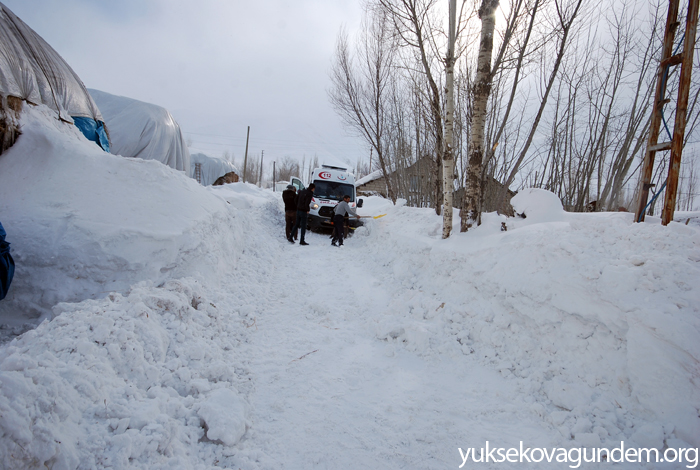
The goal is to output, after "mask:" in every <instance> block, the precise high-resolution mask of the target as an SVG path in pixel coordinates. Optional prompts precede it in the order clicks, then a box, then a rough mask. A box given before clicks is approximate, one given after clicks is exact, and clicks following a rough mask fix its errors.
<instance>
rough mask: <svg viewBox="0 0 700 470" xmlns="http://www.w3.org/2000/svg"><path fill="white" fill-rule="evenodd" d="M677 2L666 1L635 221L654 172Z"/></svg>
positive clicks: (640, 219) (638, 219) (641, 211)
mask: <svg viewBox="0 0 700 470" xmlns="http://www.w3.org/2000/svg"><path fill="white" fill-rule="evenodd" d="M691 1H693V0H691ZM678 2H679V0H669V2H668V3H669V5H668V16H667V17H666V32H665V33H664V46H663V52H662V54H661V62H659V70H658V71H657V73H656V75H657V76H656V94H655V95H654V107H653V110H652V115H651V123H650V125H649V129H650V131H649V142H648V144H647V152H646V154H645V156H644V164H643V166H642V174H641V177H640V179H639V200H638V202H637V211H636V212H635V216H634V221H635V222H643V221H644V208H645V207H646V205H647V199H649V189H651V187H652V185H651V177H652V174H653V172H654V158H655V157H656V150H654V146H655V145H656V144H657V141H658V139H659V132H660V131H661V114H662V112H663V106H664V104H665V103H664V101H665V100H664V96H665V95H666V80H665V79H664V73H665V71H666V66H665V65H664V64H665V61H666V60H667V59H668V58H669V57H671V54H672V53H673V40H674V37H675V34H676V28H677V27H678V21H677V19H678Z"/></svg>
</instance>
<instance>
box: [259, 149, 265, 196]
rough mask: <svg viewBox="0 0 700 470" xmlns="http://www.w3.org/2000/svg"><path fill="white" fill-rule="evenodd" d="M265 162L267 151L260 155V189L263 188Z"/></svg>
mask: <svg viewBox="0 0 700 470" xmlns="http://www.w3.org/2000/svg"><path fill="white" fill-rule="evenodd" d="M263 161H265V151H264V150H263V151H262V154H261V155H260V177H259V178H258V187H259V188H262V167H263Z"/></svg>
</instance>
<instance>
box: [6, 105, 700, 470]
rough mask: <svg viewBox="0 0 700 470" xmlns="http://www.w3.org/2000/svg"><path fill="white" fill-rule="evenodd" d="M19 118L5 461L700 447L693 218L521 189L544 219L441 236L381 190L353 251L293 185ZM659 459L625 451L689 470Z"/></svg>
mask: <svg viewBox="0 0 700 470" xmlns="http://www.w3.org/2000/svg"><path fill="white" fill-rule="evenodd" d="M22 123H23V127H22V132H23V133H22V136H21V137H20V139H19V140H18V141H17V143H16V144H15V146H13V147H12V148H11V149H10V150H9V151H7V152H6V153H4V154H3V155H2V156H0V217H2V223H3V225H4V226H5V228H6V230H7V233H8V237H7V239H8V241H9V242H10V243H12V248H13V252H12V253H13V256H14V257H15V260H16V262H17V271H16V278H15V281H14V282H13V285H12V288H11V290H10V295H9V296H8V298H7V299H6V300H4V301H2V302H0V314H1V315H2V316H1V317H0V318H1V322H2V323H5V324H6V325H7V326H6V327H5V328H4V330H2V331H3V332H4V335H5V337H6V338H9V337H13V339H11V340H9V339H8V340H7V341H6V342H5V343H4V344H2V345H0V459H1V461H0V467H1V468H47V467H48V468H53V469H78V468H80V469H83V468H85V469H87V468H143V469H165V468H168V469H173V468H174V469H207V468H213V467H218V468H232V469H238V468H245V469H271V468H396V469H398V468H415V469H418V468H421V469H424V468H435V469H437V468H457V467H459V465H460V464H461V463H462V459H461V457H460V453H459V452H458V448H462V449H464V448H466V447H483V446H484V443H485V442H486V441H490V442H491V444H492V445H498V446H500V447H517V446H518V443H519V442H520V441H525V443H526V445H529V446H536V447H554V446H558V447H563V448H569V447H573V446H588V447H595V446H603V447H608V448H610V447H613V446H615V447H617V446H619V443H620V441H624V442H625V444H626V446H627V447H631V446H639V447H650V448H651V447H653V448H659V449H664V448H666V447H673V448H679V447H680V448H682V447H686V448H687V447H690V446H692V447H698V445H700V418H698V412H697V410H698V409H700V388H699V387H698V386H697V383H698V378H699V376H700V367H699V360H700V343H698V341H697V338H698V333H699V332H700V331H699V330H700V312H699V308H700V295H699V294H698V289H697V285H698V280H700V228H698V227H697V226H693V225H684V222H683V223H672V224H671V225H669V226H668V227H662V226H661V225H660V224H659V223H658V218H653V217H647V222H646V223H643V224H634V223H632V218H633V216H632V214H628V213H594V214H571V213H566V212H564V211H563V210H562V209H561V203H560V202H559V201H558V200H557V199H556V197H554V196H553V195H552V194H551V193H548V192H546V191H542V190H525V191H521V192H520V193H519V194H518V195H517V196H516V198H514V200H513V206H514V208H515V210H516V211H517V212H518V213H520V214H522V213H524V214H525V215H526V218H520V217H514V218H506V217H505V216H500V215H497V214H495V213H494V214H484V217H483V224H482V225H481V226H480V227H478V228H476V229H474V230H470V231H469V232H467V233H458V232H454V233H453V235H452V236H451V237H450V239H448V240H442V239H441V232H442V220H441V218H440V217H438V216H436V215H435V212H434V211H433V210H431V209H418V208H411V207H407V206H406V205H405V201H403V200H399V201H397V203H396V205H393V204H392V203H391V202H390V201H387V200H385V199H382V198H379V197H373V196H372V197H367V198H365V204H364V206H363V208H361V209H359V212H360V214H362V215H380V214H386V216H384V217H382V218H378V219H376V220H375V219H366V220H367V224H366V225H365V226H364V227H361V228H358V229H357V230H356V231H355V233H354V235H353V236H352V237H351V238H350V239H349V240H348V241H347V242H346V244H345V246H343V247H342V248H333V247H331V246H330V241H329V239H328V237H327V235H326V234H315V233H308V232H307V241H308V242H309V243H310V245H309V246H306V247H301V246H299V245H298V244H294V245H292V244H289V243H288V242H287V241H286V240H285V239H284V235H283V233H284V227H283V221H284V216H283V204H282V201H281V195H280V193H275V192H272V191H271V190H263V189H260V188H257V187H255V186H253V185H250V184H244V183H235V184H227V185H224V186H218V187H203V186H201V185H199V184H197V183H196V182H195V181H194V180H192V179H190V178H187V177H186V176H185V175H184V174H182V173H181V172H178V171H175V170H173V169H171V168H168V167H166V166H164V165H162V164H160V163H157V162H155V161H143V160H136V159H124V158H121V157H116V156H111V155H109V154H106V153H104V152H102V151H101V150H100V149H99V148H98V147H97V146H96V145H95V144H93V143H91V142H88V141H86V140H85V139H84V137H82V135H81V134H79V133H78V132H77V131H76V130H75V129H74V128H73V127H72V126H69V125H66V124H64V123H60V122H59V121H57V120H55V118H54V116H53V112H52V111H50V110H49V109H48V108H46V107H26V109H25V111H24V112H23V115H22ZM503 222H505V224H506V226H507V227H508V231H505V232H503V231H501V225H502V223H503ZM458 224H459V218H458V214H456V217H455V228H458ZM41 321H43V322H41ZM39 322H41V323H40V324H39ZM37 324H38V326H36V325H37ZM34 326H36V327H35V328H34ZM29 327H32V328H31V329H29V330H28V331H26V332H24V333H23V334H21V335H19V336H17V334H18V333H20V332H21V331H23V330H26V329H27V328H29ZM663 465H665V466H663ZM663 465H662V464H654V465H652V467H648V466H647V465H646V464H631V463H627V464H619V466H620V468H685V466H680V467H677V466H674V464H663ZM481 466H483V467H484V468H496V467H497V465H492V466H489V464H481ZM521 466H522V467H523V468H541V466H540V465H538V464H535V463H533V464H526V463H524V464H521ZM583 467H585V468H603V467H605V464H592V463H587V464H583V465H582V468H583ZM561 468H564V467H561ZM566 468H568V467H566Z"/></svg>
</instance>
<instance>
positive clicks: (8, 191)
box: [0, 105, 240, 325]
mask: <svg viewBox="0 0 700 470" xmlns="http://www.w3.org/2000/svg"><path fill="white" fill-rule="evenodd" d="M21 129H22V135H21V136H20V137H19V139H18V140H17V143H16V144H15V145H14V146H13V147H12V148H11V149H9V150H8V151H7V152H6V153H5V154H3V155H2V156H0V217H2V223H3V225H4V226H5V227H6V230H7V233H8V237H7V239H8V241H9V242H10V243H11V244H12V250H13V251H12V254H13V256H14V258H15V261H16V264H17V271H16V274H15V279H14V281H13V284H12V289H11V290H10V295H9V296H8V298H7V299H6V300H5V301H3V302H1V303H0V323H5V324H10V325H17V324H21V323H24V322H27V321H29V322H33V323H35V322H36V321H37V320H38V319H41V318H45V317H48V316H50V309H51V307H52V306H53V305H55V304H56V303H58V302H66V301H68V302H73V301H81V300H84V299H87V298H96V297H103V296H105V295H107V294H108V293H109V292H113V291H117V292H125V291H126V290H127V289H128V288H129V286H131V285H132V284H134V283H135V282H138V281H141V280H146V279H148V280H152V281H154V282H156V283H158V282H160V281H162V280H165V279H168V278H171V277H179V276H183V275H185V276H195V277H201V278H202V279H206V280H207V282H216V279H217V278H218V276H220V275H221V274H222V273H223V272H224V271H226V269H228V267H230V266H231V265H234V264H235V263H236V260H237V258H238V256H239V255H240V250H239V249H237V247H236V245H237V243H240V232H239V235H238V237H239V238H236V237H235V236H233V235H232V234H233V233H234V231H233V230H232V228H233V226H234V225H235V224H236V220H235V218H236V211H235V209H232V208H231V206H230V205H229V204H227V203H226V202H225V200H224V199H223V198H221V197H218V196H217V195H216V194H217V193H214V192H212V191H208V190H205V189H204V188H202V187H201V186H200V185H199V184H197V182H196V181H194V180H192V179H191V178H187V177H186V176H185V175H184V174H182V173H181V172H178V171H175V170H173V169H171V168H168V167H167V166H165V165H162V164H161V163H159V162H155V161H146V160H141V159H127V158H123V157H120V156H114V155H110V154H108V153H105V152H103V151H102V150H101V149H100V148H99V147H97V146H96V145H95V144H94V143H92V142H88V141H87V140H86V139H85V138H84V137H83V136H82V135H81V134H80V133H79V131H78V130H77V129H75V128H74V126H70V125H67V124H65V123H61V122H59V121H57V120H56V119H55V116H54V113H53V112H52V111H51V110H49V109H48V108H46V107H43V106H41V107H32V106H29V105H27V106H25V110H24V112H23V114H22V128H21Z"/></svg>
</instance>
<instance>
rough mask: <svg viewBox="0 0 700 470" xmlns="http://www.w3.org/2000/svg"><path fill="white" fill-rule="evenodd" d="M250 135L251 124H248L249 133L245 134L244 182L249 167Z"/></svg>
mask: <svg viewBox="0 0 700 470" xmlns="http://www.w3.org/2000/svg"><path fill="white" fill-rule="evenodd" d="M249 137H250V126H248V133H247V134H246V136H245V157H243V182H244V183H245V172H246V168H247V167H248V138H249Z"/></svg>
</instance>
